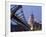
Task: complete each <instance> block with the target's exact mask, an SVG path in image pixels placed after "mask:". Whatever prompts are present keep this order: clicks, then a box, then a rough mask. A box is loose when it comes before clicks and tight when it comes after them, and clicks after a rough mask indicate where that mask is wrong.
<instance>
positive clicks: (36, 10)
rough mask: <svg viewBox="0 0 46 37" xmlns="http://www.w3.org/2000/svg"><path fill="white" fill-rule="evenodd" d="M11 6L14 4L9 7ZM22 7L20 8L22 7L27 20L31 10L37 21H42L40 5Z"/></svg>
mask: <svg viewBox="0 0 46 37" xmlns="http://www.w3.org/2000/svg"><path fill="white" fill-rule="evenodd" d="M13 6H14V5H12V6H11V8H12V7H13ZM22 7H23V8H22V9H23V13H24V16H25V18H26V20H27V21H28V19H29V16H30V15H31V14H32V12H33V15H34V18H35V19H36V20H37V21H39V22H40V21H42V7H41V6H28V5H23V6H22Z"/></svg>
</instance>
